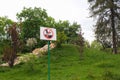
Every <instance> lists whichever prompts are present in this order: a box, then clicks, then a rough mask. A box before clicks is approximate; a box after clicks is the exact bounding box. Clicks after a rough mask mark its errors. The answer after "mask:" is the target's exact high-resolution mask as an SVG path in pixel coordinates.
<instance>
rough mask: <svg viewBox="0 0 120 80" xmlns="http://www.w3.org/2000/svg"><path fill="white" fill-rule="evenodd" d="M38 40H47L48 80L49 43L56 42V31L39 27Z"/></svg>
mask: <svg viewBox="0 0 120 80" xmlns="http://www.w3.org/2000/svg"><path fill="white" fill-rule="evenodd" d="M40 39H42V40H48V80H50V41H51V40H56V29H54V28H47V27H40Z"/></svg>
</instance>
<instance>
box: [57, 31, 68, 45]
mask: <svg viewBox="0 0 120 80" xmlns="http://www.w3.org/2000/svg"><path fill="white" fill-rule="evenodd" d="M66 40H67V36H66V35H65V33H64V31H62V32H58V33H57V41H56V47H61V44H62V43H63V42H65V41H66Z"/></svg>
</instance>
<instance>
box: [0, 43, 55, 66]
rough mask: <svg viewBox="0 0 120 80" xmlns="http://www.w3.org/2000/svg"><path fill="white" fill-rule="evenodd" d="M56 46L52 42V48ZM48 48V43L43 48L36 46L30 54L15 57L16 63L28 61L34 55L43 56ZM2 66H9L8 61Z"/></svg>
mask: <svg viewBox="0 0 120 80" xmlns="http://www.w3.org/2000/svg"><path fill="white" fill-rule="evenodd" d="M55 47H56V46H55V44H54V43H51V44H50V50H51V49H53V48H55ZM47 50H48V45H45V46H43V47H42V48H36V49H34V50H33V51H32V53H30V54H27V55H24V56H19V57H17V58H16V59H15V62H14V65H17V64H19V63H21V62H27V61H28V60H30V57H31V56H33V55H34V56H36V57H42V56H43V55H45V54H46V52H47ZM0 66H8V63H3V64H0Z"/></svg>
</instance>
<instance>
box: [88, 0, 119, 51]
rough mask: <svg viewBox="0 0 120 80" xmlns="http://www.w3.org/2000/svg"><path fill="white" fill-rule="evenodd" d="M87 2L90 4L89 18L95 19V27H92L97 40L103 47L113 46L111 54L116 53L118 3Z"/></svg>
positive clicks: (90, 0) (115, 0)
mask: <svg viewBox="0 0 120 80" xmlns="http://www.w3.org/2000/svg"><path fill="white" fill-rule="evenodd" d="M88 2H89V3H90V11H91V17H97V21H96V25H95V26H94V28H95V35H96V38H97V40H98V41H99V42H100V43H101V44H102V45H103V46H104V47H107V48H108V46H110V47H111V46H113V53H117V36H118V35H119V29H118V27H119V21H120V16H119V14H120V8H119V3H120V1H119V0H88ZM111 43H112V44H111ZM106 45H107V46H106Z"/></svg>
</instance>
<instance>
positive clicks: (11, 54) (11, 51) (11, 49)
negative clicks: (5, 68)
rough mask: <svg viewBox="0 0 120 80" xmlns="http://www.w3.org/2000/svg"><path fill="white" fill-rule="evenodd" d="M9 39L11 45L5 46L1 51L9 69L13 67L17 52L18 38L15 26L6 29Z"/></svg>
mask: <svg viewBox="0 0 120 80" xmlns="http://www.w3.org/2000/svg"><path fill="white" fill-rule="evenodd" d="M8 33H9V34H10V38H11V45H6V46H5V47H4V50H3V59H4V60H5V61H6V62H8V64H9V66H10V67H13V65H14V60H15V58H16V57H17V50H18V48H19V43H20V42H19V36H18V33H17V30H16V24H14V25H12V26H10V27H9V29H8Z"/></svg>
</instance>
